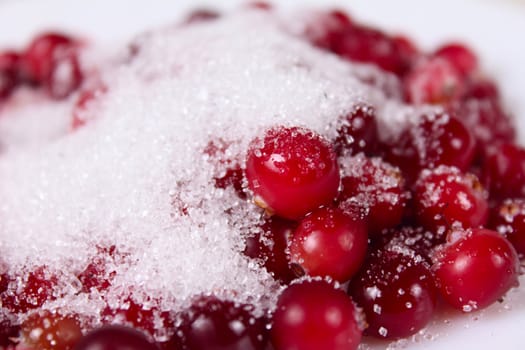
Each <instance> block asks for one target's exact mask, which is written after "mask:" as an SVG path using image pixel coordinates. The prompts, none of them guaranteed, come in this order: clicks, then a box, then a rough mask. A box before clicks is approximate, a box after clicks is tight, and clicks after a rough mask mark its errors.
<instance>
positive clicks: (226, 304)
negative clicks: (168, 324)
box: [172, 296, 268, 350]
mask: <svg viewBox="0 0 525 350" xmlns="http://www.w3.org/2000/svg"><path fill="white" fill-rule="evenodd" d="M252 312H253V307H252V306H251V305H243V304H238V303H235V302H233V301H229V300H221V299H218V298H216V297H214V296H210V297H204V296H203V297H199V298H198V299H196V300H195V301H194V302H193V304H192V305H191V306H190V308H189V309H188V310H186V311H185V312H184V313H183V314H182V315H181V316H180V322H177V323H178V324H179V326H178V327H177V331H176V333H175V335H174V338H175V339H172V343H173V344H178V346H179V347H178V348H176V349H184V350H201V349H210V350H264V349H265V348H266V345H267V342H268V334H267V332H268V331H267V329H266V327H265V325H266V320H265V318H264V317H255V316H254V315H253V313H252ZM174 350H175V349H174Z"/></svg>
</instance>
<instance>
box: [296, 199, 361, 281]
mask: <svg viewBox="0 0 525 350" xmlns="http://www.w3.org/2000/svg"><path fill="white" fill-rule="evenodd" d="M367 245H368V235H367V230H366V222H365V221H364V220H363V219H361V218H360V217H357V216H356V215H351V213H345V212H343V211H342V210H341V209H338V208H320V209H318V210H316V211H314V212H312V213H311V214H310V215H308V216H306V217H305V218H304V219H303V220H301V222H300V223H299V227H297V229H296V230H295V231H294V233H293V235H292V239H291V242H290V256H291V261H292V262H293V263H296V264H297V265H299V266H300V267H301V268H302V269H303V270H304V271H305V272H306V273H307V274H309V275H310V276H329V277H332V278H333V279H335V280H337V281H339V282H344V281H347V280H349V279H350V278H351V277H352V276H353V275H354V274H355V273H356V272H357V270H359V267H360V266H361V263H362V262H363V260H364V258H365V255H366V249H367Z"/></svg>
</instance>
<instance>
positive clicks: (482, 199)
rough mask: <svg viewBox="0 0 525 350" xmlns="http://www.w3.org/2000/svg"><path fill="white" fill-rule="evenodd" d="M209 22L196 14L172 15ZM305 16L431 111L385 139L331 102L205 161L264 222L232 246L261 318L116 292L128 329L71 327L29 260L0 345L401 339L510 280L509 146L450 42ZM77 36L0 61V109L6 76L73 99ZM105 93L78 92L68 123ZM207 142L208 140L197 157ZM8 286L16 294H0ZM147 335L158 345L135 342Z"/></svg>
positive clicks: (523, 244)
mask: <svg viewBox="0 0 525 350" xmlns="http://www.w3.org/2000/svg"><path fill="white" fill-rule="evenodd" d="M254 6H255V7H257V8H260V9H261V10H265V11H268V10H271V7H270V6H268V5H267V4H265V3H257V4H256V5H254ZM218 16H219V15H218V14H217V13H215V12H210V11H200V12H196V13H194V14H193V15H192V16H191V18H190V20H189V22H195V21H209V20H213V19H215V18H217V17H218ZM318 21H319V22H320V23H321V24H322V25H321V27H322V28H323V30H322V31H321V32H319V31H316V32H313V31H312V32H311V31H309V30H307V31H306V38H307V40H309V41H310V42H311V43H312V44H313V45H315V46H317V47H318V48H319V49H321V50H326V51H328V52H331V53H333V54H336V55H338V56H340V57H341V58H342V59H345V60H350V61H353V62H361V63H365V64H372V65H375V66H377V67H379V68H381V69H382V70H384V71H387V72H390V73H392V74H394V75H395V76H397V78H398V79H399V81H400V82H401V86H402V91H400V92H399V95H400V96H403V98H404V102H406V103H410V104H415V105H418V104H434V105H439V106H441V107H442V108H441V109H440V111H439V112H434V113H427V114H424V115H420V116H418V118H417V120H415V121H414V122H413V123H408V124H407V125H406V127H405V129H404V130H402V131H401V132H399V133H398V137H396V138H394V139H386V140H385V139H381V138H380V135H379V132H378V128H379V126H378V124H379V123H378V115H377V113H376V110H375V108H374V106H371V105H367V104H358V105H355V106H349V110H348V111H347V113H345V114H343V115H341V116H340V117H339V119H338V120H335V121H333V123H329V125H328V126H327V128H332V129H333V130H331V131H332V132H331V133H329V135H332V137H325V136H323V135H320V134H318V133H316V132H315V131H313V130H309V129H307V128H305V127H302V126H281V125H277V126H275V127H272V128H269V129H268V130H266V131H264V132H263V133H261V135H260V136H259V137H257V138H255V139H254V140H253V141H252V142H251V144H250V146H249V148H248V149H247V151H246V158H245V160H244V161H240V162H238V161H235V160H232V159H223V160H220V162H221V165H222V166H224V167H226V169H225V171H224V172H223V175H222V176H221V177H218V178H215V179H210V182H211V183H212V184H213V185H214V186H215V187H217V188H220V189H223V190H226V191H227V190H231V191H233V192H234V193H236V194H237V195H238V197H239V200H242V201H253V203H255V204H256V205H257V206H259V207H260V208H261V209H260V210H261V215H262V216H263V217H264V219H263V221H264V223H263V224H262V225H261V227H256V228H254V232H257V234H254V235H247V236H248V237H247V238H246V245H245V250H244V252H243V253H244V254H245V255H246V257H247V258H248V259H253V260H254V261H255V262H257V263H259V264H260V265H261V266H262V267H264V268H265V269H267V270H268V272H270V273H271V274H272V275H273V276H274V277H275V279H276V280H278V281H279V282H280V283H281V284H282V285H283V291H282V293H281V294H280V296H279V299H278V303H277V306H276V308H275V310H274V311H273V312H268V314H267V315H263V316H258V317H256V316H254V314H253V312H252V311H253V306H252V305H245V304H238V303H235V302H233V301H228V300H221V299H218V298H217V297H215V296H198V297H196V298H195V300H194V301H193V303H192V305H191V306H190V307H188V308H187V309H186V310H183V311H182V312H177V313H176V312H174V313H173V314H162V315H160V316H159V315H158V314H157V313H155V312H153V311H154V310H152V309H148V308H145V307H144V306H142V305H139V304H137V303H136V302H135V301H133V299H131V298H130V299H129V300H128V302H127V305H125V306H124V305H123V306H122V308H117V309H114V308H110V307H108V308H107V309H106V310H104V315H103V318H104V319H105V320H108V321H111V320H123V323H124V324H126V325H128V326H129V325H132V326H133V328H135V329H133V328H130V327H125V326H115V325H113V326H108V325H106V326H103V327H101V328H98V329H95V330H91V331H90V332H87V334H83V329H84V324H83V323H82V322H83V321H82V320H80V319H79V318H78V317H77V316H76V315H64V314H61V313H60V312H59V311H56V312H49V311H41V310H39V308H40V307H41V306H42V305H43V304H44V302H46V301H49V300H55V299H59V298H60V297H61V295H60V294H57V293H56V290H57V288H55V287H56V285H57V284H58V283H59V281H58V279H57V277H56V276H53V275H50V274H49V273H48V272H47V271H46V269H45V267H42V268H40V269H37V270H35V271H33V272H31V273H29V274H28V275H26V276H7V275H0V298H1V304H2V307H3V308H5V309H7V310H9V312H10V313H12V314H25V315H28V316H27V317H25V318H24V320H23V322H21V323H19V322H18V321H13V320H2V322H1V323H0V348H2V347H7V346H14V344H15V343H19V345H17V348H18V349H26V348H27V349H33V350H34V349H47V350H69V349H76V350H87V349H95V348H96V349H122V350H123V349H128V350H134V349H137V350H138V349H141V350H149V349H160V348H162V349H166V350H175V349H190V350H191V349H239V350H240V349H245V350H250V349H261V350H264V349H267V348H268V347H270V346H273V348H274V349H276V350H282V349H334V350H338V349H356V348H357V347H358V345H359V343H360V341H361V337H362V335H363V334H365V335H369V336H374V337H378V338H386V339H397V338H401V337H406V336H409V335H411V334H414V333H416V332H418V331H419V330H421V329H422V328H424V327H425V326H426V325H427V324H428V322H429V321H430V320H431V318H432V317H433V316H434V314H435V313H436V311H437V305H438V299H439V298H441V299H442V300H444V301H445V302H447V303H448V304H450V305H451V306H452V307H454V308H456V309H459V310H461V311H463V312H470V311H474V310H478V309H482V308H485V307H487V306H489V305H491V304H492V303H494V302H496V301H497V300H499V299H501V298H503V297H504V295H505V293H506V292H507V291H508V290H509V289H510V288H512V287H515V286H517V284H518V275H519V261H520V260H519V259H520V257H521V258H523V257H524V256H525V149H523V148H522V147H521V146H519V145H517V144H516V142H515V135H514V129H513V126H512V123H511V120H510V118H509V117H508V115H507V114H505V112H504V110H503V108H502V106H501V102H500V98H499V94H498V90H497V88H496V86H495V85H494V83H492V82H491V81H490V80H488V79H487V78H484V77H482V75H481V74H480V71H479V65H478V59H477V57H476V55H475V54H474V53H473V52H472V51H471V50H470V49H469V48H467V47H465V46H463V45H461V44H458V43H452V44H448V45H445V46H442V47H441V48H439V49H437V50H436V51H434V52H431V53H423V52H421V51H420V50H419V49H418V48H417V47H416V46H415V45H414V44H413V43H412V42H411V41H410V40H409V39H408V38H406V37H402V36H390V35H388V34H386V33H383V32H381V31H380V30H378V29H375V28H370V27H367V26H364V25H362V24H360V23H357V22H355V21H354V20H353V19H351V18H349V17H348V16H347V15H346V14H345V13H343V12H341V11H333V12H328V13H325V14H323V15H322V16H320V17H319V18H318ZM316 27H319V23H316ZM78 46H79V45H78V42H77V41H75V40H73V39H71V38H68V37H66V36H63V35H59V34H45V35H41V36H39V37H37V38H36V39H35V40H34V41H33V42H32V43H31V45H30V46H29V48H28V49H27V50H26V51H25V52H24V53H22V54H18V53H15V52H4V53H2V54H0V101H1V100H3V99H6V98H7V97H8V96H9V95H10V94H11V93H12V92H13V90H14V89H15V88H16V86H18V85H20V84H31V85H36V86H42V87H43V89H44V91H46V92H47V93H48V94H49V96H51V97H52V98H57V99H60V98H64V97H66V96H68V95H70V94H71V93H73V92H74V91H75V90H76V89H77V88H78V87H79V86H80V84H81V82H82V80H83V75H82V71H81V69H80V66H79V61H78V53H77V49H78ZM106 90H107V88H106V87H105V86H102V85H100V86H97V87H95V88H93V89H89V90H85V91H84V92H81V93H79V94H78V96H77V98H78V99H77V103H76V107H75V110H74V112H73V115H72V126H73V129H76V128H78V127H81V126H82V125H84V124H85V123H86V121H87V119H86V118H85V116H83V110H84V109H85V108H86V105H87V104H88V103H89V102H91V101H92V100H94V99H96V97H97V96H99V95H100V94H104V93H105V92H106ZM327 135H328V134H327ZM216 148H217V146H216V145H215V146H214V145H213V144H212V143H210V147H209V148H207V149H206V150H204V152H205V153H207V154H215V153H217V149H216ZM218 153H221V152H218ZM219 158H220V157H219ZM257 206H255V205H254V206H253V210H254V211H256V210H259V208H257ZM181 210H184V209H181ZM120 259H126V255H125V253H123V252H119V251H118V250H117V249H116V248H115V247H113V246H110V247H101V248H100V251H99V255H97V256H96V257H94V258H93V261H92V262H91V263H90V264H89V265H88V266H87V267H86V269H85V270H84V271H82V272H81V273H80V274H79V275H78V276H77V277H78V280H79V281H80V283H81V284H82V290H83V291H90V290H104V289H106V288H108V286H109V285H111V283H112V279H113V277H114V271H112V270H111V266H112V264H113V263H115V261H118V260H120ZM20 279H22V280H23V282H24V284H23V285H24V287H23V288H22V289H20V290H13V288H10V286H12V285H15V284H19V283H18V282H20V281H19V280H20ZM347 282H348V283H347ZM343 286H344V287H343ZM158 327H163V328H165V329H166V333H168V334H169V340H167V341H166V342H163V343H154V342H152V340H151V337H150V335H152V334H153V333H154V331H155V329H156V328H158ZM138 330H141V331H143V332H144V333H142V332H139V331H138Z"/></svg>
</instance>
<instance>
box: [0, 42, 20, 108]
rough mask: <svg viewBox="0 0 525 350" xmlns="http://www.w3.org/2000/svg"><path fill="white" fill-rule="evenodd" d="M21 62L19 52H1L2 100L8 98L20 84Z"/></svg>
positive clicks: (0, 84) (0, 78)
mask: <svg viewBox="0 0 525 350" xmlns="http://www.w3.org/2000/svg"><path fill="white" fill-rule="evenodd" d="M19 63H20V55H19V54H18V53H17V52H14V51H4V52H0V101H1V100H2V99H4V98H7V97H8V96H9V95H10V94H11V92H13V90H14V88H15V87H16V85H17V84H18V76H19Z"/></svg>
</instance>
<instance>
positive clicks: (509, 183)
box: [483, 143, 525, 198]
mask: <svg viewBox="0 0 525 350" xmlns="http://www.w3.org/2000/svg"><path fill="white" fill-rule="evenodd" d="M483 177H484V181H485V183H487V184H488V185H489V192H490V195H491V197H493V198H516V197H525V149H524V148H522V147H520V146H518V145H516V144H512V143H504V144H500V145H498V146H496V147H494V148H492V149H490V150H489V151H488V155H487V157H486V159H485V162H484V164H483Z"/></svg>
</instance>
